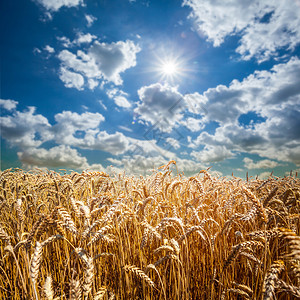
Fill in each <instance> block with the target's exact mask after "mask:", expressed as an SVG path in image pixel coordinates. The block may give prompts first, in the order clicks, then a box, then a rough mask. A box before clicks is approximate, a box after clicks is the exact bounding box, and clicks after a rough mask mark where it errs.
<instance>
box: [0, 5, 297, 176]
mask: <svg viewBox="0 0 300 300" xmlns="http://www.w3.org/2000/svg"><path fill="white" fill-rule="evenodd" d="M0 14H1V18H0V20H1V21H0V22H1V94H0V98H1V99H0V109H1V115H0V121H1V169H2V170H4V169H7V168H10V167H21V168H23V169H26V170H28V169H32V168H34V167H39V168H48V169H54V170H58V169H67V170H77V171H82V170H102V171H110V170H111V166H113V168H114V170H116V171H117V172H118V171H120V170H125V171H126V172H127V174H131V173H134V174H145V173H146V172H147V170H150V169H153V168H155V167H158V166H160V165H163V164H164V163H166V162H167V161H169V160H176V161H177V165H178V169H179V170H180V171H182V172H184V173H185V174H187V175H190V174H194V173H197V172H199V171H200V170H201V169H204V168H208V167H212V168H211V170H212V171H213V172H215V174H218V175H224V176H226V175H230V174H231V173H232V172H233V173H234V175H236V176H241V177H244V176H245V174H246V172H249V175H251V176H256V175H259V176H260V177H261V178H263V177H264V176H267V174H270V172H272V171H274V173H273V174H274V175H276V176H284V175H285V174H287V172H288V173H289V171H290V170H294V171H297V170H300V114H299V111H300V57H299V55H300V43H299V42H300V1H299V0H285V1H272V0H265V1H262V0H261V1H258V0H251V1H239V0H223V1H210V0H201V1H200V0H182V1H179V0H178V1H177V0H169V1H167V0H149V1H147V0H136V1H132V0H131V1H129V0H120V1H118V0H111V1H109V0H100V1H99V0H97V1H96V0H16V1H1V9H0Z"/></svg>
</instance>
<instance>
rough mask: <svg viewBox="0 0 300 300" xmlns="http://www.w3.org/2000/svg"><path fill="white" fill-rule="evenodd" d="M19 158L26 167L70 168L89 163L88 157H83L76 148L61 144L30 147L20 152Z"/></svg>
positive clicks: (81, 166)
mask: <svg viewBox="0 0 300 300" xmlns="http://www.w3.org/2000/svg"><path fill="white" fill-rule="evenodd" d="M18 157H19V160H20V161H21V162H22V164H23V166H25V167H26V168H33V167H46V168H59V167H64V168H70V169H85V168H87V167H88V166H89V165H88V163H87V159H86V158H85V157H82V156H81V155H80V154H79V153H78V152H77V150H76V149H72V148H70V147H69V146H65V145H60V146H56V147H53V148H50V149H49V150H47V149H44V148H28V149H26V150H25V151H20V152H18Z"/></svg>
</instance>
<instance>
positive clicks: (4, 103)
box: [0, 99, 18, 111]
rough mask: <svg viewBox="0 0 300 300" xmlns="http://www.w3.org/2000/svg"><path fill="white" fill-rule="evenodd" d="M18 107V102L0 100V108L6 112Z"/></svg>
mask: <svg viewBox="0 0 300 300" xmlns="http://www.w3.org/2000/svg"><path fill="white" fill-rule="evenodd" d="M17 105H18V101H15V100H10V99H6V100H5V99H0V107H2V108H4V109H6V110H9V111H11V110H14V109H15V108H16V107H17Z"/></svg>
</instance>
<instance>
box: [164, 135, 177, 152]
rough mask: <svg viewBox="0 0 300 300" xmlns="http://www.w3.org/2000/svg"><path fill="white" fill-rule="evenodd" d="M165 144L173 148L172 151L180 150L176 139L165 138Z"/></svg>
mask: <svg viewBox="0 0 300 300" xmlns="http://www.w3.org/2000/svg"><path fill="white" fill-rule="evenodd" d="M166 142H167V143H168V144H169V145H170V146H171V147H172V148H174V149H176V150H177V149H179V148H180V144H179V142H178V141H177V140H176V139H174V138H171V137H168V138H166Z"/></svg>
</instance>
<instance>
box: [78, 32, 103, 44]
mask: <svg viewBox="0 0 300 300" xmlns="http://www.w3.org/2000/svg"><path fill="white" fill-rule="evenodd" d="M96 38H97V37H96V36H95V35H93V34H90V33H86V34H83V33H82V32H79V33H78V34H77V38H76V39H75V40H74V41H73V44H76V45H81V44H90V43H91V42H92V41H93V40H94V39H96Z"/></svg>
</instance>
